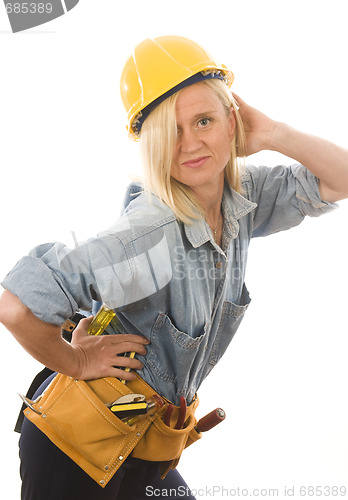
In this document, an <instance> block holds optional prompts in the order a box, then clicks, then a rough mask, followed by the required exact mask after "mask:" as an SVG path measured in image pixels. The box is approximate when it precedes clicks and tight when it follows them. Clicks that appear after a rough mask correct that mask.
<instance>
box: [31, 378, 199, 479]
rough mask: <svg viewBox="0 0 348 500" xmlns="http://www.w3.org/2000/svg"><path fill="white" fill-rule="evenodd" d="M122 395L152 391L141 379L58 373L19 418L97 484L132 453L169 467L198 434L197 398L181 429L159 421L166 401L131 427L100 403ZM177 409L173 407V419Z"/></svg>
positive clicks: (150, 392) (188, 411) (149, 394)
mask: <svg viewBox="0 0 348 500" xmlns="http://www.w3.org/2000/svg"><path fill="white" fill-rule="evenodd" d="M127 394H143V395H144V396H145V398H146V399H149V398H151V397H152V396H153V395H154V394H157V393H156V392H155V391H154V390H153V389H152V388H151V387H150V386H149V385H148V384H147V383H146V382H145V381H144V380H143V379H142V378H140V377H139V376H137V378H136V379H135V380H132V381H129V382H127V384H123V383H122V382H120V381H119V380H118V379H116V378H111V377H110V378H102V379H97V380H90V381H83V380H75V379H73V378H71V377H68V376H66V375H61V374H58V375H57V376H56V377H55V378H54V379H53V381H52V382H51V384H50V385H49V386H48V387H47V389H46V390H45V392H44V393H43V395H42V397H41V398H40V399H39V400H37V401H36V402H35V403H33V404H32V408H33V409H34V410H35V411H34V410H33V409H31V408H27V409H26V410H25V411H24V414H25V416H26V417H27V418H28V419H29V420H30V421H31V422H32V423H33V424H34V425H36V427H38V428H39V429H40V430H41V431H42V432H43V433H44V434H45V435H46V436H47V437H48V438H49V439H50V440H51V441H52V442H53V443H54V444H55V445H56V446H57V447H58V448H60V449H61V450H62V451H63V452H64V453H65V454H66V455H68V456H69V457H70V458H71V459H72V460H73V461H74V462H75V463H76V464H77V465H79V466H80V467H81V468H82V469H83V470H84V471H85V472H86V473H87V474H88V475H89V476H90V477H92V478H93V479H94V480H95V481H96V482H97V483H98V484H99V485H100V486H101V487H105V486H106V485H107V483H108V482H109V481H110V479H111V478H112V476H113V475H114V474H115V472H116V471H117V470H118V468H119V467H120V466H121V465H122V463H123V462H124V461H125V460H126V458H127V457H128V456H129V455H130V454H132V456H133V457H135V458H140V459H142V460H150V461H161V462H163V467H162V470H163V475H165V474H166V473H167V472H168V471H169V470H170V468H175V466H176V465H177V462H178V460H179V458H180V455H181V453H182V452H183V450H184V448H186V447H187V446H189V445H190V444H192V443H193V442H194V441H196V440H197V439H199V438H200V437H201V434H200V433H198V432H197V431H196V430H195V425H196V423H197V421H196V419H195V416H194V412H195V410H196V408H197V406H198V398H197V399H195V400H194V401H193V403H192V404H191V405H190V406H188V408H187V414H186V422H185V428H183V429H180V430H176V429H172V428H170V427H168V426H167V425H166V424H164V422H163V420H162V416H163V414H164V412H165V410H166V408H167V406H168V403H165V405H164V406H163V407H162V408H160V409H156V410H150V411H149V412H148V413H147V414H146V415H142V416H139V418H138V419H137V420H136V422H135V423H134V424H133V425H131V426H130V425H127V424H126V423H125V422H123V421H122V420H120V419H119V418H118V417H116V415H115V414H114V413H112V412H111V410H110V409H109V408H108V407H107V406H106V404H108V403H111V402H113V401H115V400H116V399H118V398H120V397H121V396H125V395H127ZM178 412H179V408H178V407H174V412H173V416H172V417H173V419H174V418H177V416H178Z"/></svg>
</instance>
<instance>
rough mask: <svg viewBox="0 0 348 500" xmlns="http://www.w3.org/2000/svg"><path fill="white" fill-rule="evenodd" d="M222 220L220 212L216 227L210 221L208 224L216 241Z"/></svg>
mask: <svg viewBox="0 0 348 500" xmlns="http://www.w3.org/2000/svg"><path fill="white" fill-rule="evenodd" d="M220 222H221V213H220V214H219V219H218V223H217V225H216V227H215V228H214V227H211V225H210V224H209V223H207V224H208V226H209V227H210V229H211V230H212V232H213V236H214V241H215V242H216V239H217V233H218V230H219V226H220Z"/></svg>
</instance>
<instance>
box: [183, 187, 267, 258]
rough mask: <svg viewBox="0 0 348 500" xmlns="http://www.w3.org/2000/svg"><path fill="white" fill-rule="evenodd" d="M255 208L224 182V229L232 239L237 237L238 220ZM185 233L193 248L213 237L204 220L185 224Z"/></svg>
mask: <svg viewBox="0 0 348 500" xmlns="http://www.w3.org/2000/svg"><path fill="white" fill-rule="evenodd" d="M256 207H257V203H253V202H252V201H250V200H248V199H247V198H245V197H244V196H242V195H241V194H239V193H237V191H235V190H234V189H232V188H231V187H230V186H229V185H228V184H227V183H226V182H225V187H224V193H223V197H222V212H223V215H224V219H225V223H226V229H227V230H228V231H229V232H230V234H231V237H232V239H234V238H236V237H237V236H238V232H239V224H238V220H239V219H240V218H241V217H244V216H245V215H247V214H248V213H249V212H251V211H252V210H254V209H255V208H256ZM185 233H186V236H187V239H188V240H189V242H190V243H191V245H192V246H193V247H194V248H197V247H199V246H201V245H203V244H204V243H206V242H207V241H210V240H211V241H212V242H214V240H213V236H212V233H211V231H210V229H209V226H208V224H207V223H206V221H205V220H204V219H202V218H201V219H193V222H192V224H185Z"/></svg>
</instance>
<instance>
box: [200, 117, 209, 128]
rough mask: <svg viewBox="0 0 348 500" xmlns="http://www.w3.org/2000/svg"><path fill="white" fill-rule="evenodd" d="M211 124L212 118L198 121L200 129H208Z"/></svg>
mask: <svg viewBox="0 0 348 500" xmlns="http://www.w3.org/2000/svg"><path fill="white" fill-rule="evenodd" d="M210 122H211V118H201V119H200V120H199V121H198V126H199V127H206V126H207V125H209V123H210Z"/></svg>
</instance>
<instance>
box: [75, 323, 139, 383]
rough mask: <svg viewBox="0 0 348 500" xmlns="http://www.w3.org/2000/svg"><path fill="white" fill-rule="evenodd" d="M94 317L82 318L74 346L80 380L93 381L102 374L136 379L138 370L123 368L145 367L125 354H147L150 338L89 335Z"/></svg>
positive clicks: (131, 335)
mask: <svg viewBox="0 0 348 500" xmlns="http://www.w3.org/2000/svg"><path fill="white" fill-rule="evenodd" d="M92 319H93V316H90V317H89V318H85V319H82V320H81V321H80V322H79V324H78V326H77V327H76V329H75V330H74V332H73V335H72V340H71V345H72V347H73V348H74V349H75V354H76V359H77V364H76V376H75V378H77V379H82V380H90V379H96V378H101V377H117V378H120V379H124V380H133V379H134V378H135V375H134V373H132V372H126V371H125V370H124V369H121V368H119V367H122V368H130V369H131V370H139V369H141V368H142V367H143V365H142V363H141V362H140V361H139V360H138V359H132V358H130V357H127V356H124V353H126V352H135V353H137V354H140V355H142V356H145V355H146V347H145V346H146V345H147V344H149V340H148V339H147V338H146V337H143V336H141V335H133V334H117V335H97V336H95V335H89V334H88V332H87V330H88V326H89V324H90V323H91V321H92Z"/></svg>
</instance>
